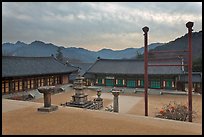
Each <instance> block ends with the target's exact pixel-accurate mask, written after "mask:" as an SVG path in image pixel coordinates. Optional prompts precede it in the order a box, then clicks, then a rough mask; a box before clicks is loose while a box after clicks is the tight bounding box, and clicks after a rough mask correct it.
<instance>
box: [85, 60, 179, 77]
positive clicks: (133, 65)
mask: <svg viewBox="0 0 204 137" xmlns="http://www.w3.org/2000/svg"><path fill="white" fill-rule="evenodd" d="M149 64H181V61H180V60H175V61H168V62H155V61H154V62H153V61H152V62H149ZM91 73H92V74H96V73H98V74H99V73H101V74H127V75H134V74H142V75H143V74H144V61H143V60H135V59H99V60H97V61H96V62H95V63H94V64H93V65H92V66H91V67H90V68H89V69H88V70H87V72H86V73H85V75H86V74H91ZM181 73H182V71H181V66H159V67H148V74H181Z"/></svg>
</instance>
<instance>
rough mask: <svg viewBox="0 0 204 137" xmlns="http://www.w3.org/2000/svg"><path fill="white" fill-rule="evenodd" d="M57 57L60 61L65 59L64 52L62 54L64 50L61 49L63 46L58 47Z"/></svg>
mask: <svg viewBox="0 0 204 137" xmlns="http://www.w3.org/2000/svg"><path fill="white" fill-rule="evenodd" d="M56 58H57V59H58V60H59V61H63V54H62V51H61V47H58V49H57V54H56Z"/></svg>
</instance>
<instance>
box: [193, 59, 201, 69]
mask: <svg viewBox="0 0 204 137" xmlns="http://www.w3.org/2000/svg"><path fill="white" fill-rule="evenodd" d="M192 67H193V68H192V69H193V72H202V56H200V57H199V58H196V59H195V60H193V66H192Z"/></svg>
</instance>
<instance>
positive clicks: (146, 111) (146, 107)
mask: <svg viewBox="0 0 204 137" xmlns="http://www.w3.org/2000/svg"><path fill="white" fill-rule="evenodd" d="M142 30H143V31H144V71H145V72H144V89H145V91H144V98H145V116H148V97H147V94H148V93H147V91H148V71H147V70H148V47H147V36H148V35H147V32H148V31H149V28H148V27H146V26H145V27H144V28H142Z"/></svg>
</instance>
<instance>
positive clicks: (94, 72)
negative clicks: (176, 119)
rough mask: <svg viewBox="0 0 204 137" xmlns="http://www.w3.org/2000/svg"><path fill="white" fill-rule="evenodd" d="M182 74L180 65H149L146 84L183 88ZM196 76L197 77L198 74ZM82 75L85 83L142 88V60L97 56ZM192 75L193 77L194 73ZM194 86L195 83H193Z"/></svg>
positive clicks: (164, 87) (156, 86)
mask: <svg viewBox="0 0 204 137" xmlns="http://www.w3.org/2000/svg"><path fill="white" fill-rule="evenodd" d="M149 64H181V60H180V59H175V60H173V61H168V62H158V61H150V62H149ZM184 75H185V74H184V71H183V70H182V67H181V66H157V67H154V66H149V67H148V79H149V84H148V86H149V88H154V89H174V90H184V89H183V87H182V86H183V83H184V81H183V80H182V79H181V78H182V77H183V76H184ZM197 76H198V77H199V75H197ZM197 76H196V77H197ZM84 77H85V78H86V81H87V85H97V86H112V87H130V88H143V87H144V61H143V60H136V59H100V58H99V59H98V60H97V61H96V62H95V63H94V64H93V65H92V66H91V67H90V68H89V69H88V70H87V71H86V73H85V74H84ZM193 77H195V76H194V74H193ZM200 77H201V76H200ZM193 79H194V78H193ZM193 82H194V81H193ZM201 82H202V81H200V79H199V80H198V81H197V84H198V83H200V84H201ZM194 86H196V85H195V84H194ZM199 87H201V85H199Z"/></svg>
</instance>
